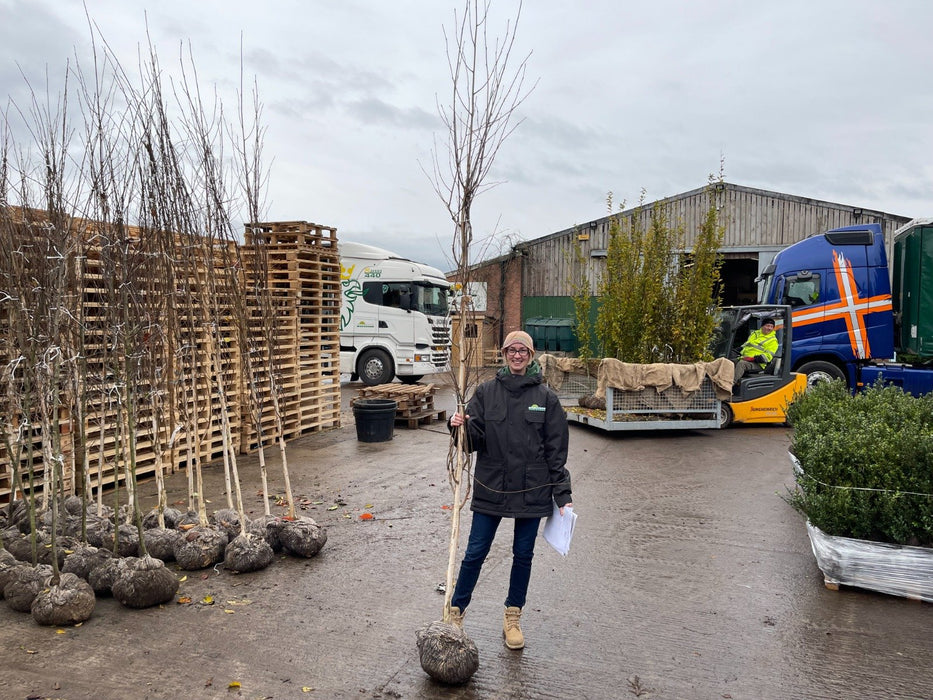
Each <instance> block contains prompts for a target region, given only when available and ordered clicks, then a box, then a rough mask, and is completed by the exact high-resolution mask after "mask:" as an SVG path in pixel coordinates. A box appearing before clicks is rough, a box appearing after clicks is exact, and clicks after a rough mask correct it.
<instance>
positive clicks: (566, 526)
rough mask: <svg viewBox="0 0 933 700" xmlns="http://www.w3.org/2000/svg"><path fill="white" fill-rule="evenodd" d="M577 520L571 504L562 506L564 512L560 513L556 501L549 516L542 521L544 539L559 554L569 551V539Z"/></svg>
mask: <svg viewBox="0 0 933 700" xmlns="http://www.w3.org/2000/svg"><path fill="white" fill-rule="evenodd" d="M576 522H577V514H576V513H574V512H573V507H572V506H565V507H564V514H563V515H561V514H560V508H558V507H557V503H555V504H554V510H553V512H552V513H551V515H550V517H548V519H547V520H546V521H545V522H544V531H543V532H542V533H541V534H542V535H543V536H544V539H545V541H546V542H547V543H548V544H549V545H551V546H552V547H553V548H554V549H555V551H556V552H557V553H558V554H560V555H561V556H567V552H569V551H570V540H572V539H573V528H574V525H576Z"/></svg>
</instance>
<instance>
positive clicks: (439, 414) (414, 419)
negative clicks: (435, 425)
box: [395, 408, 447, 428]
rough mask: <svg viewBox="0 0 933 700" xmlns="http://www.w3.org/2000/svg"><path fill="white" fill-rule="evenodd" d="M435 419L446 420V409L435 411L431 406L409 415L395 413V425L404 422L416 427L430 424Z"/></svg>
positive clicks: (410, 426)
mask: <svg viewBox="0 0 933 700" xmlns="http://www.w3.org/2000/svg"><path fill="white" fill-rule="evenodd" d="M435 420H443V421H446V420H447V411H435V410H434V409H433V408H431V409H427V410H424V411H421V412H420V413H415V414H413V415H409V416H400V415H398V414H396V415H395V423H396V425H398V424H400V423H405V424H406V425H407V426H408V427H409V428H417V427H418V426H419V425H430V424H431V423H432V422H433V421H435Z"/></svg>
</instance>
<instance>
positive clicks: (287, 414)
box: [0, 220, 340, 501]
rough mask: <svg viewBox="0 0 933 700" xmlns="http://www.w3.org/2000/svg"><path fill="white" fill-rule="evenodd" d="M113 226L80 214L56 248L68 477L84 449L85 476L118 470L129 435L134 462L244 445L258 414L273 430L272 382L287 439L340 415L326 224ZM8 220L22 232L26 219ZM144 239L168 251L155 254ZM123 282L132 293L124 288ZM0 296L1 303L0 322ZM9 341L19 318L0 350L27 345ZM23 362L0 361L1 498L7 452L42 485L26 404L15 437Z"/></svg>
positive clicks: (43, 441)
mask: <svg viewBox="0 0 933 700" xmlns="http://www.w3.org/2000/svg"><path fill="white" fill-rule="evenodd" d="M4 226H6V227H8V228H9V227H10V226H11V224H10V223H9V220H7V221H6V222H5V223H4ZM45 228H47V224H46V223H43V222H41V221H40V222H39V224H38V225H36V226H34V227H32V229H29V230H33V234H34V235H36V236H39V237H40V238H41V236H43V235H44V233H43V231H44V230H45ZM6 233H8V231H6V230H5V229H4V235H6ZM110 233H111V232H108V231H105V230H103V227H100V226H97V225H96V224H93V222H90V223H89V222H82V223H81V225H80V226H79V227H76V228H75V235H76V236H77V237H80V238H81V240H82V241H84V243H83V244H82V246H81V247H80V254H77V253H75V251H74V250H72V251H69V255H71V256H72V257H71V258H69V259H68V261H67V263H66V264H70V265H74V268H75V272H74V273H72V276H71V277H70V279H71V280H72V284H71V287H70V288H69V289H68V291H67V294H66V296H67V301H66V302H65V305H66V306H67V307H68V314H69V317H70V318H73V319H75V321H76V322H77V323H78V324H80V326H77V325H76V328H77V327H80V328H81V329H83V330H82V338H81V342H82V346H81V351H80V352H78V351H77V349H76V348H65V350H66V351H67V352H66V353H65V354H66V355H67V356H68V357H80V359H81V373H80V375H79V379H78V380H76V381H74V382H73V381H72V376H71V375H69V376H68V377H64V378H63V379H62V384H61V387H60V391H59V400H60V403H61V407H62V408H61V412H62V418H61V428H60V431H59V432H60V433H61V436H62V438H61V452H62V456H63V458H64V467H65V469H64V472H65V473H64V478H65V482H66V486H65V488H66V489H70V488H72V485H73V483H74V479H75V474H78V473H80V469H81V466H82V464H86V465H87V470H88V473H89V474H90V481H91V484H92V487H96V486H97V485H98V484H99V485H100V486H102V487H103V486H108V485H112V484H114V483H121V482H122V481H124V479H125V476H126V469H125V465H126V464H128V463H129V461H130V452H131V451H132V452H133V462H134V463H135V465H136V474H137V476H138V477H146V476H151V475H153V474H155V473H156V472H157V471H159V470H161V471H163V472H172V471H175V470H178V469H183V468H185V467H188V466H191V465H193V464H194V463H202V464H203V463H205V462H209V461H212V460H215V459H218V458H220V457H222V456H223V453H224V450H225V449H229V450H233V451H240V452H247V451H250V450H252V449H255V448H256V447H257V445H258V429H257V425H259V426H261V429H262V431H263V434H264V435H268V436H269V438H270V440H269V441H270V442H271V439H272V438H274V437H278V428H277V426H278V422H277V421H275V408H274V406H273V401H272V388H273V386H274V387H276V388H277V389H278V391H277V392H276V394H277V398H278V408H279V412H280V414H281V416H282V421H281V427H282V432H283V435H284V437H285V439H292V438H295V437H298V436H299V435H303V434H306V433H309V432H313V431H318V430H322V429H325V428H330V427H337V426H339V424H340V375H339V318H340V264H339V257H338V253H337V248H336V229H334V228H331V227H324V226H319V225H316V224H308V223H306V222H283V223H272V224H257V225H255V226H249V227H247V235H246V240H247V245H245V246H237V245H235V244H234V243H232V242H219V241H208V240H205V239H203V238H201V237H199V236H197V235H194V234H184V235H182V234H170V235H167V236H166V235H163V234H162V232H158V231H143V230H140V229H135V228H131V227H123V228H120V229H119V231H116V232H115V234H117V235H112V236H111V235H110ZM17 234H18V235H16V236H15V237H14V239H15V240H26V235H27V234H28V230H26V231H17ZM160 236H161V237H160ZM156 240H159V241H161V243H162V245H167V246H174V248H173V251H174V252H172V254H165V253H164V251H162V250H161V249H159V248H157V246H156V245H155V244H154V243H153V241H156ZM39 242H40V243H41V241H39ZM46 248H47V246H45V247H43V246H40V245H35V246H29V247H27V252H28V251H29V250H33V249H34V250H36V251H44V250H45V249H46ZM78 248H79V246H75V250H78ZM42 254H43V255H44V253H42ZM37 255H38V253H37ZM260 258H261V259H260ZM260 262H261V263H262V265H259V264H258V263H260ZM0 272H3V271H2V270H0ZM260 274H261V275H262V277H257V275H260ZM122 289H127V290H129V291H130V294H128V295H127V296H126V297H121V296H120V294H121V290H122ZM121 298H124V299H125V301H123V302H122V303H121V302H120V299H121ZM244 300H245V301H244ZM11 308H12V307H10V306H9V305H3V304H0V321H3V322H4V326H5V327H7V328H9V327H10V326H11V323H12V321H11V320H10V319H11V318H12V317H11V315H10V314H11V310H10V309H11ZM270 318H271V319H273V322H272V323H271V324H270V323H263V321H268V319H270ZM75 335H77V334H76V333H75ZM17 343H18V339H17V336H16V334H14V333H3V334H0V366H3V367H9V366H10V364H11V362H12V361H13V360H14V359H15V358H16V357H18V356H20V355H22V354H24V353H23V351H22V349H21V348H20V347H19V346H18V345H17ZM76 366H77V364H76V363H72V365H70V367H76ZM69 371H71V369H69ZM251 372H252V377H253V378H254V381H250V379H249V378H250V376H251ZM21 377H22V372H20V373H11V372H4V373H2V374H0V409H2V412H3V413H2V416H0V432H3V433H4V435H3V437H4V438H6V439H5V441H4V444H0V501H4V500H6V499H8V498H9V496H10V494H11V492H12V490H13V488H14V484H13V481H12V469H11V466H12V465H11V461H14V460H15V461H16V462H17V463H18V466H19V472H20V474H21V475H23V476H22V477H21V478H20V481H19V482H18V483H19V484H21V483H22V481H23V479H24V478H28V477H27V476H26V475H27V474H29V473H30V472H31V473H32V477H33V479H34V481H35V483H36V484H37V485H40V486H41V483H42V479H43V476H44V473H43V469H44V460H43V458H42V452H43V447H45V448H46V449H47V448H48V444H49V439H48V436H47V435H43V434H42V430H41V427H40V426H39V425H38V421H37V419H36V417H35V415H32V416H30V418H28V422H29V423H31V428H29V430H30V431H31V432H30V433H29V436H30V437H31V441H30V440H27V439H22V438H21V436H20V437H19V438H18V437H17V431H18V430H19V429H20V428H21V426H24V425H26V423H25V422H24V421H27V419H26V418H23V416H26V415H29V411H30V410H31V411H33V412H34V411H35V410H36V408H35V406H34V405H33V406H32V407H31V409H30V408H29V407H26V406H25V405H24V406H19V404H18V403H17V401H16V400H15V397H17V396H23V395H25V394H24V392H22V391H19V384H18V383H22V381H23V380H22V378H21ZM75 387H80V391H81V392H82V393H83V395H84V396H85V399H84V400H83V401H79V400H78V399H77V398H76V391H75ZM256 395H258V396H259V397H260V398H261V403H260V405H259V406H258V408H257V407H256V406H255V402H254V400H253V398H252V397H253V396H256ZM11 397H13V398H11ZM79 404H80V405H79ZM254 409H255V410H254ZM6 444H9V445H10V448H11V449H12V452H11V451H10V449H5V448H4V447H5V445H6ZM267 444H268V443H267Z"/></svg>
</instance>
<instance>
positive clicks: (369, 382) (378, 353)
mask: <svg viewBox="0 0 933 700" xmlns="http://www.w3.org/2000/svg"><path fill="white" fill-rule="evenodd" d="M358 366H359V368H360V379H361V380H362V381H363V384H365V385H366V386H376V385H377V384H388V383H389V382H391V381H392V377H394V376H395V369H394V368H393V367H392V360H391V359H390V358H389V356H388V355H387V354H386V353H385V352H384V351H382V350H375V349H370V350H364V351H363V353H362V354H361V355H360V360H359V363H358Z"/></svg>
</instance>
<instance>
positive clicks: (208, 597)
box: [201, 595, 214, 605]
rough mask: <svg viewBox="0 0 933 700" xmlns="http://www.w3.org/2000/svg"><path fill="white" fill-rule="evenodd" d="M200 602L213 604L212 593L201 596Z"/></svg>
mask: <svg viewBox="0 0 933 700" xmlns="http://www.w3.org/2000/svg"><path fill="white" fill-rule="evenodd" d="M201 602H202V603H204V605H213V604H214V596H212V595H206V596H204V597H203V598H201Z"/></svg>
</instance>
